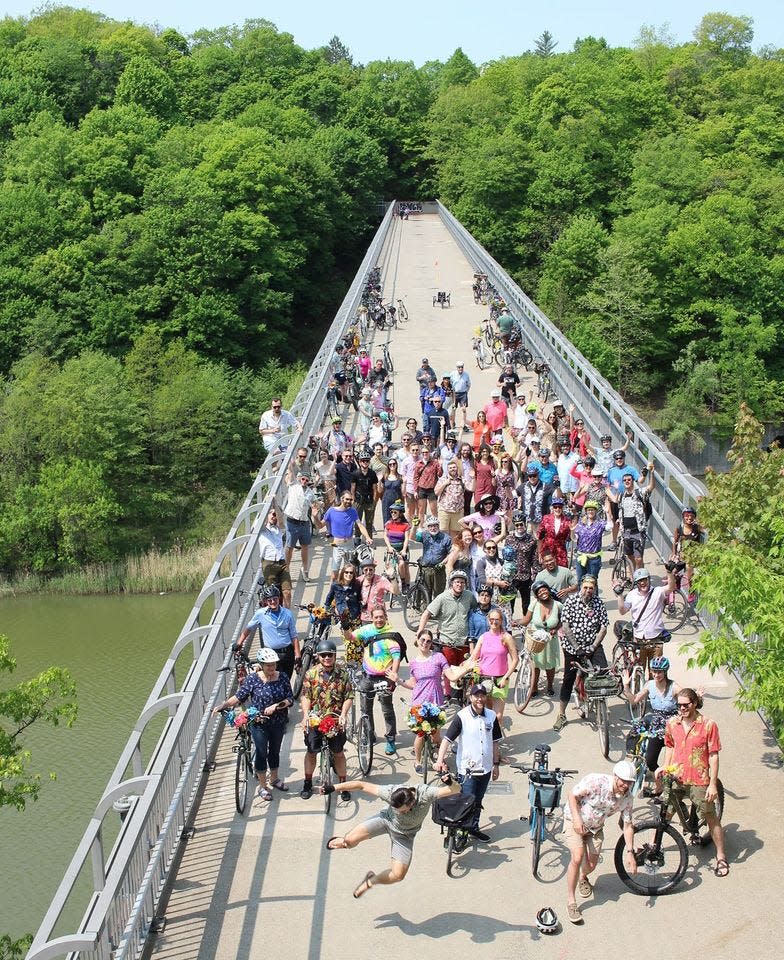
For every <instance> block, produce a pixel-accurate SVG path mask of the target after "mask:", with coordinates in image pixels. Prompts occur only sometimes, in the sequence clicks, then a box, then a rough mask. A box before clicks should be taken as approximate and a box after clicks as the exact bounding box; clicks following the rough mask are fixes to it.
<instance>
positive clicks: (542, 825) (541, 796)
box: [511, 743, 577, 880]
mask: <svg viewBox="0 0 784 960" xmlns="http://www.w3.org/2000/svg"><path fill="white" fill-rule="evenodd" d="M550 749H551V748H550V747H549V746H548V744H546V743H540V744H538V745H537V746H535V747H534V762H533V765H532V766H530V767H527V766H525V764H522V763H513V764H511V767H512V769H513V770H519V771H520V772H521V773H527V774H528V802H529V803H530V804H531V808H530V810H529V812H528V817H520V819H521V820H526V819H527V820H528V824H529V828H530V833H531V872H532V873H533V875H534V877H535V878H536V879H537V880H538V879H539V858H540V857H541V852H542V841H543V840H544V836H545V832H546V830H547V817H548V816H549V817H552V816H553V813H554V812H555V810H556V809H557V808H558V807H559V806H560V805H561V787H562V786H563V783H564V780H566V778H567V777H570V776H572V774H575V773H577V771H576V770H562V769H561V768H560V767H556V768H555V769H554V770H550V763H549V760H548V756H547V755H548V754H549V753H550ZM548 807H549V813H547V812H546V808H548Z"/></svg>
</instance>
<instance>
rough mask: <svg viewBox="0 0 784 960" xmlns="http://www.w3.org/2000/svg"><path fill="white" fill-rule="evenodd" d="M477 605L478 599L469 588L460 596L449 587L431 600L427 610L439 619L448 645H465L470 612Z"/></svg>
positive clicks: (443, 640) (439, 625)
mask: <svg viewBox="0 0 784 960" xmlns="http://www.w3.org/2000/svg"><path fill="white" fill-rule="evenodd" d="M475 606H476V599H475V598H474V595H473V594H472V593H471V591H470V590H468V589H466V590H464V591H463V592H462V593H461V594H460V596H459V597H456V596H455V595H454V593H452V591H451V590H450V589H447V590H445V591H444V592H443V593H439V595H438V596H437V597H436V598H435V599H434V600H431V601H430V603H429V604H428V607H427V611H428V613H429V614H430V616H431V617H432V618H433V619H434V620H437V621H438V632H439V635H440V638H441V642H442V643H445V644H446V645H447V646H448V647H464V646H465V645H466V644H467V643H468V639H467V638H468V614H469V613H470V612H471V611H472V610H473V609H474V607H475Z"/></svg>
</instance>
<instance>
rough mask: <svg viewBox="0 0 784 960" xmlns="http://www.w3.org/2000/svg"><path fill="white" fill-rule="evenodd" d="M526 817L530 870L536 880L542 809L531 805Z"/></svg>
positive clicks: (541, 835)
mask: <svg viewBox="0 0 784 960" xmlns="http://www.w3.org/2000/svg"><path fill="white" fill-rule="evenodd" d="M528 819H529V821H530V823H531V872H532V873H533V875H534V877H535V879H537V880H538V879H539V857H540V856H541V854H542V839H543V837H544V810H540V809H538V808H537V807H531V812H530V813H529V815H528Z"/></svg>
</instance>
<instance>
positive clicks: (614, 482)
mask: <svg viewBox="0 0 784 960" xmlns="http://www.w3.org/2000/svg"><path fill="white" fill-rule="evenodd" d="M625 473H630V474H631V475H632V476H633V477H634V482H635V483H637V481H638V480H639V479H640V471H639V470H637V469H635V467H610V469H609V470H608V471H607V482H608V483H609V485H610V486H611V487H612V488H613V490H615V491H616V493H617V492H618V491H619V490H622V489H623V476H624V474H625Z"/></svg>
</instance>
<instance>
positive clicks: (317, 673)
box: [302, 664, 354, 717]
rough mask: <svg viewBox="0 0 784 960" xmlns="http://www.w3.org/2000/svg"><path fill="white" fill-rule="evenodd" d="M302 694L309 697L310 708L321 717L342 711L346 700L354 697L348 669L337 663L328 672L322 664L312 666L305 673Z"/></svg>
mask: <svg viewBox="0 0 784 960" xmlns="http://www.w3.org/2000/svg"><path fill="white" fill-rule="evenodd" d="M302 696H303V697H307V698H308V700H309V701H310V709H311V710H312V711H314V712H315V713H317V714H318V715H319V716H321V717H323V716H326V714H328V713H340V711H341V710H342V708H343V704H344V703H345V702H346V700H353V699H354V694H353V690H352V687H351V678H350V677H349V675H348V670H346V668H345V667H341V666H338V665H336V666H335V667H334V669H333V670H332V672H331V673H327V671H326V670H324V669H323V668H322V667H321V665H320V664H317V665H316V666H315V667H311V669H310V670H308V672H307V673H306V674H305V681H304V683H303V684H302Z"/></svg>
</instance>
